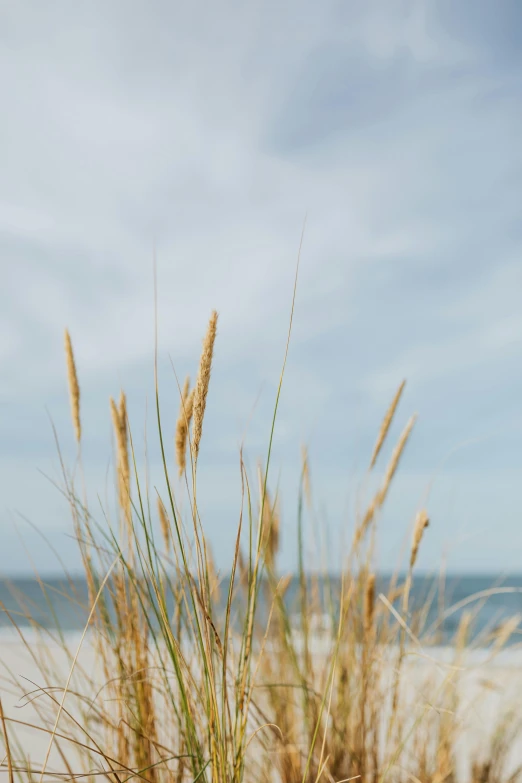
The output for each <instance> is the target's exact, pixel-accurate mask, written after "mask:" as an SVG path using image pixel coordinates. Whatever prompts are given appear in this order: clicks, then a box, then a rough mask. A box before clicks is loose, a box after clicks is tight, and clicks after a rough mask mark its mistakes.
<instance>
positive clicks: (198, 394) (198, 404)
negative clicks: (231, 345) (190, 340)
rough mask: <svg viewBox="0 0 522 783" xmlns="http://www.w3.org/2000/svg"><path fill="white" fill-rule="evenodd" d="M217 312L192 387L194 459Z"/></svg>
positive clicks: (208, 331)
mask: <svg viewBox="0 0 522 783" xmlns="http://www.w3.org/2000/svg"><path fill="white" fill-rule="evenodd" d="M217 319H218V314H217V312H216V311H215V310H214V311H213V313H212V315H211V316H210V321H209V324H208V329H207V333H206V335H205V340H204V342H203V351H202V353H201V359H200V362H199V372H198V377H197V380H196V386H195V388H194V402H193V421H192V449H193V452H194V461H196V460H197V458H198V454H199V445H200V443H201V435H202V432H203V418H204V416H205V407H206V404H207V394H208V386H209V383H210V372H211V369H212V356H213V353H214V341H215V339H216V331H217Z"/></svg>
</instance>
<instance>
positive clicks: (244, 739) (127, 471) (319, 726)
mask: <svg viewBox="0 0 522 783" xmlns="http://www.w3.org/2000/svg"><path fill="white" fill-rule="evenodd" d="M217 323H218V319H217V314H216V313H213V314H212V316H211V319H210V322H209V326H208V330H207V334H206V337H205V339H204V343H203V350H202V354H201V359H200V366H199V371H198V375H197V379H196V383H195V386H194V388H193V390H191V389H190V381H189V379H187V380H186V382H185V384H184V386H183V389H180V395H179V396H180V402H179V414H178V420H177V425H176V432H175V433H168V434H167V433H165V432H164V428H163V424H162V413H161V411H162V408H161V405H160V392H159V388H158V383H157V376H156V416H157V424H158V436H159V443H160V450H161V455H162V465H163V474H164V486H165V490H164V492H163V493H162V494H161V495H160V494H159V493H152V492H151V490H150V487H149V485H148V480H147V477H145V478H144V477H143V476H141V475H140V474H139V471H138V468H137V460H136V453H135V446H134V441H133V437H132V430H131V427H130V422H129V419H128V414H127V402H126V396H125V394H124V392H123V391H122V392H121V394H120V398H119V402H118V403H116V402H115V401H114V400H113V399H112V398H111V400H110V414H111V417H112V423H113V428H114V442H115V451H116V453H115V467H116V471H115V476H116V499H117V509H118V510H117V516H116V518H110V516H109V514H108V512H107V516H106V517H103V518H102V520H97V519H96V516H95V514H94V513H93V512H92V511H91V510H90V509H89V508H88V506H87V502H86V500H85V492H84V491H83V479H82V477H81V476H82V469H81V448H80V446H81V438H82V430H81V426H80V383H79V379H78V376H77V372H76V362H75V360H74V355H73V347H72V343H71V339H70V337H69V335H68V333H66V358H67V369H68V379H69V387H70V396H71V405H72V409H71V410H72V421H73V426H74V433H75V437H76V439H77V442H78V446H79V449H78V455H79V456H78V464H77V465H75V468H74V471H73V472H72V473H71V472H69V471H68V470H67V468H66V466H65V464H64V463H63V461H62V471H63V486H62V491H63V493H64V495H65V496H66V498H67V500H68V502H69V507H70V510H71V517H72V524H73V527H74V531H75V535H76V538H77V541H78V547H79V550H80V553H81V557H82V563H83V566H84V569H85V576H86V580H87V585H88V605H87V607H85V606H84V610H85V611H87V612H88V615H89V621H88V623H87V626H86V628H85V633H84V636H82V641H81V643H80V645H79V647H78V648H77V649H72V650H71V649H70V648H69V644H68V642H67V638H66V636H65V635H64V634H62V633H61V631H60V630H59V618H56V631H54V632H51V631H48V630H47V631H46V630H45V629H43V628H38V625H37V623H36V621H34V622H33V628H34V630H35V631H36V632H38V633H39V634H40V635H41V636H42V638H43V637H44V636H45V635H47V641H49V639H51V640H52V641H53V643H54V644H55V646H56V645H57V646H58V648H59V649H60V650H61V653H62V655H61V658H60V663H58V662H57V660H56V659H55V658H53V655H55V654H53V653H49V651H48V647H47V646H38V647H36V646H35V645H33V644H31V642H30V641H29V639H27V638H26V637H25V636H24V631H23V630H22V628H20V627H19V624H18V623H17V618H16V616H13V617H12V618H11V619H12V623H13V627H15V628H18V633H19V635H20V639H21V640H22V641H23V642H24V643H25V644H26V647H27V650H28V652H29V654H30V655H31V656H32V658H33V663H34V664H35V665H36V666H37V667H38V670H39V682H38V683H35V684H34V686H27V683H25V685H23V686H22V687H24V688H25V691H26V694H25V702H24V703H27V702H28V701H29V700H30V701H31V703H32V707H33V709H34V710H35V715H36V716H37V719H36V720H37V722H36V729H37V730H39V731H40V732H41V733H43V734H44V736H46V738H47V740H46V750H45V752H44V754H43V756H42V757H41V758H38V759H34V754H32V753H31V748H28V747H24V746H23V744H21V743H20V741H19V740H18V739H17V735H16V728H17V726H20V725H23V724H24V723H25V724H26V723H27V721H26V720H23V719H18V718H17V719H15V718H13V717H11V716H6V713H5V711H4V710H3V709H2V701H1V700H0V723H1V728H2V732H3V737H4V746H5V754H4V760H3V764H2V769H4V770H5V772H6V774H7V776H8V778H9V780H10V781H11V780H14V778H15V777H18V779H20V780H31V781H33V780H35V781H36V780H40V781H41V780H44V779H48V778H53V779H60V780H64V779H67V780H69V779H70V780H72V779H73V778H76V777H78V776H80V777H81V778H84V777H85V778H88V779H90V780H92V781H95V780H96V779H97V778H99V777H100V776H102V777H105V778H107V779H109V780H110V781H111V783H125V782H126V781H128V780H130V779H140V780H144V781H148V782H149V783H156V782H158V783H160V782H162V781H165V782H166V781H176V783H185V781H187V782H188V781H193V783H195V781H202V783H203V781H205V782H206V783H209V782H210V781H212V783H240V781H252V782H254V781H255V782H256V783H262V782H264V781H266V783H268V782H269V781H281V783H312V782H314V783H315V781H319V780H324V781H329V782H330V783H333V782H334V781H336V782H337V783H340V781H347V780H350V779H355V778H357V779H360V780H362V781H371V782H372V783H384V781H406V780H408V781H422V782H423V783H424V782H427V781H430V782H431V783H443V781H456V780H458V779H459V776H460V775H461V772H460V771H459V767H458V764H457V750H458V743H459V731H460V722H459V721H460V718H459V715H460V712H459V707H460V705H459V699H460V690H459V685H458V680H459V677H460V676H461V674H462V670H463V661H464V657H465V653H466V651H467V650H468V649H469V647H470V641H469V638H470V625H471V623H472V616H471V615H470V614H465V615H464V616H463V619H462V621H461V625H460V627H459V630H458V633H457V635H456V638H455V639H454V644H453V661H452V662H451V663H450V664H442V663H440V662H439V663H437V664H436V665H435V664H434V665H433V666H432V667H426V668H425V669H423V670H422V671H423V672H427V671H429V672H430V673H429V674H424V675H423V677H422V679H421V680H419V673H418V670H415V667H412V665H411V656H412V654H414V653H416V654H418V655H422V654H425V652H426V650H429V645H430V642H431V641H433V640H434V639H435V636H434V635H430V633H429V629H426V620H427V616H428V610H429V602H430V600H431V599H430V598H429V597H428V599H427V601H426V603H425V604H424V605H423V606H421V607H416V608H415V611H412V609H411V607H410V597H411V596H410V594H411V587H412V578H413V573H414V569H415V565H416V560H417V555H418V552H419V548H420V546H421V545H422V543H423V541H422V539H423V536H424V533H425V530H426V528H427V526H428V514H427V511H426V510H425V509H420V510H419V514H418V517H417V520H416V522H415V526H414V531H413V537H412V541H411V548H410V554H409V557H408V561H407V562H408V568H407V572H406V576H405V577H404V578H401V577H399V575H397V576H396V577H395V578H393V579H391V580H390V582H389V584H387V585H386V587H385V589H384V588H382V585H381V583H380V581H379V580H378V579H377V577H376V558H375V544H376V536H377V524H378V516H379V512H380V510H381V509H382V507H383V506H384V504H385V502H386V498H387V495H388V491H389V487H390V485H391V483H392V481H393V478H394V476H395V473H396V471H397V469H398V467H399V462H400V460H401V457H402V455H403V453H404V451H405V449H406V448H407V443H408V441H409V438H410V437H411V436H412V432H413V428H414V423H415V418H414V417H412V418H410V419H409V421H408V422H407V424H406V425H405V428H404V429H403V432H402V434H401V436H400V438H399V441H398V443H397V444H396V446H395V448H394V449H393V451H392V456H391V459H390V462H389V463H388V465H387V466H386V467H385V470H384V480H383V482H382V484H381V486H380V488H379V489H378V491H377V492H376V494H375V496H374V497H373V498H372V500H371V501H370V502H369V504H368V506H367V507H366V508H363V509H361V511H360V514H359V517H358V519H357V524H356V527H355V532H354V537H353V541H352V544H351V548H350V550H349V551H348V552H347V554H346V558H345V567H344V569H343V572H342V576H341V578H340V579H339V580H333V579H331V578H330V577H329V575H328V572H327V571H325V572H324V573H321V572H318V571H315V572H309V571H308V570H307V568H306V557H305V546H306V542H305V534H304V530H305V524H304V520H305V517H306V516H308V517H309V519H310V520H311V521H312V523H313V521H314V520H315V519H316V514H315V507H314V498H313V492H312V481H311V469H310V464H309V459H308V455H307V453H306V451H305V450H304V451H303V457H302V466H301V478H300V487H299V495H298V499H297V501H298V502H297V506H298V514H297V529H296V546H297V550H298V551H297V561H298V571H297V574H295V575H293V576H292V577H290V576H288V575H284V574H282V573H281V572H280V569H279V566H278V554H279V543H280V515H279V498H278V495H277V492H275V493H274V492H273V491H272V490H271V488H270V484H271V482H270V453H271V442H272V437H273V431H274V423H275V413H274V423H273V425H272V430H271V434H270V438H269V442H268V448H267V456H266V459H265V461H264V463H263V464H262V465H261V466H260V467H259V471H258V476H257V481H256V480H255V477H252V476H250V475H249V472H248V470H247V468H246V465H245V463H244V461H243V456H242V453H241V454H240V471H241V480H242V498H241V500H242V502H241V513H240V516H239V520H238V524H237V534H236V539H235V542H236V543H235V549H234V552H233V554H232V559H231V563H230V569H229V572H228V573H227V575H226V577H220V576H219V575H218V574H217V572H216V568H215V565H214V561H213V557H212V552H211V549H210V545H209V542H208V541H207V538H206V535H205V524H204V521H203V520H202V519H201V517H200V513H199V503H198V494H199V492H200V491H201V487H200V486H199V485H198V481H197V464H198V455H199V451H200V447H201V443H202V437H203V423H204V416H205V405H206V400H207V394H208V393H209V384H210V377H211V367H212V362H213V352H214V345H215V340H216V335H217ZM285 360H286V357H285ZM281 382H282V377H281ZM403 388H404V383H402V384H401V385H400V387H399V389H398V391H397V393H396V395H395V396H394V398H393V400H392V403H391V405H390V408H389V410H388V411H387V413H386V415H385V417H384V420H383V423H382V426H381V428H380V430H379V432H378V435H377V440H376V444H375V448H374V450H373V453H372V454H371V456H370V459H369V462H368V465H369V466H368V473H369V474H370V473H371V472H372V471H373V470H374V469H375V468H376V466H377V465H378V463H379V459H380V457H381V453H382V448H383V445H384V443H385V441H386V440H387V438H388V436H389V431H390V426H391V423H392V420H393V419H394V417H395V416H396V415H397V411H398V406H399V401H400V397H401V394H402V391H403ZM279 389H280V387H279ZM275 407H276V411H277V403H276V406H275ZM172 442H174V444H175V454H176V465H173V464H171V462H170V457H169V454H170V449H169V448H168V444H171V443H172ZM59 453H60V459H61V452H59ZM187 454H188V457H189V459H188V461H187ZM176 474H179V476H180V477H181V479H182V480H181V482H179V481H177V478H178V477H177V476H176ZM181 493H183V495H184V496H185V501H186V502H185V508H188V512H186V513H185V514H182V513H181V511H180V508H181V502H180V501H181ZM158 523H159V524H158ZM157 529H159V530H160V535H159V536H158V535H156V532H155V531H156V530H157ZM315 534H316V535H317V536H318V537H320V534H321V530H320V529H319V528H317V527H316V528H315ZM69 586H70V596H71V600H73V601H77V602H78V605H79V606H80V604H81V603H82V601H83V598H82V597H81V596H79V595H78V594H77V590H76V587H75V584H74V582H73V580H70V583H69ZM42 591H43V594H44V595H45V596H47V597H48V601H49V606H50V607H52V596H51V595H48V589H47V587H46V585H45V584H44V583H43V582H42ZM27 615H28V616H29V617H30V616H31V612H30V609H28V610H27ZM321 618H322V619H323V624H322V625H321V626H319V625H318V619H321ZM516 624H517V623H516V622H511V624H509V622H508V623H505V624H504V625H503V626H502V628H501V629H498V630H496V631H495V630H493V631H491V633H490V638H489V640H490V641H491V640H496V641H495V644H496V647H495V650H498V649H500V647H501V646H502V645H503V644H505V643H506V642H507V641H508V640H509V637H510V636H511V634H512V633H513V632H514V631H515V628H516ZM86 640H87V641H88V643H89V644H91V645H92V648H93V651H94V652H93V654H94V656H95V660H96V667H95V669H94V670H93V669H89V668H88V667H87V666H86V665H85V664H84V662H83V659H82V656H81V654H80V649H81V644H86V643H87V641H86ZM482 641H483V642H484V639H482ZM486 641H487V640H486ZM0 657H1V654H0ZM416 671H417V673H415V672H416ZM3 681H4V683H5V685H4V688H5V689H7V682H9V683H11V685H12V686H13V687H20V683H19V681H18V680H17V678H16V676H15V674H14V673H12V672H8V671H6V675H5V677H4V678H3ZM494 728H495V727H492V732H491V737H492V739H491V746H490V747H488V748H486V749H483V751H484V752H483V756H482V757H481V758H478V757H475V756H473V755H470V756H469V758H467V759H466V764H467V774H468V778H471V779H472V780H473V781H475V782H476V783H497V781H498V783H505V781H507V780H511V779H514V776H513V775H512V772H509V773H508V771H507V767H506V766H505V763H506V760H507V758H508V754H509V751H510V749H511V747H512V745H513V743H514V742H515V741H516V738H517V736H518V735H517V731H518V718H517V716H516V715H511V714H508V713H507V712H506V714H505V715H504V716H503V722H502V724H501V725H499V726H498V727H496V729H497V730H496V731H494V730H493V729H494ZM52 760H53V761H52ZM51 761H52V766H51Z"/></svg>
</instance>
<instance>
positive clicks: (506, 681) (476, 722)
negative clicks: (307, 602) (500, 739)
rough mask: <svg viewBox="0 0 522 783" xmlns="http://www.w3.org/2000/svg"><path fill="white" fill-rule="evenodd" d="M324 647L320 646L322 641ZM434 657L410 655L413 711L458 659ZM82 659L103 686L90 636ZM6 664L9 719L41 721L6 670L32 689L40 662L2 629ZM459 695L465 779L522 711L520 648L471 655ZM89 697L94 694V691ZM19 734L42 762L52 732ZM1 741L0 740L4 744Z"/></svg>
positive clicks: (57, 655) (516, 751) (519, 749)
mask: <svg viewBox="0 0 522 783" xmlns="http://www.w3.org/2000/svg"><path fill="white" fill-rule="evenodd" d="M78 642H79V635H77V636H74V635H69V636H68V643H69V644H70V649H71V650H72V651H73V654H74V652H75V651H76V648H77V645H78ZM319 647H320V645H318V648H319ZM34 650H36V642H35V643H34V645H33V651H34ZM48 650H49V652H50V654H51V655H52V656H53V660H54V663H55V665H56V667H57V670H58V671H62V672H63V681H62V682H60V683H55V684H56V685H57V686H60V687H63V686H64V685H65V684H66V680H67V675H68V671H69V664H68V661H67V659H66V656H65V655H64V653H63V651H62V650H60V649H59V648H58V647H53V646H52V645H49V646H48ZM316 653H319V654H320V651H319V649H317V650H316ZM428 655H429V656H430V657H429V659H425V658H422V657H419V656H418V655H414V656H410V657H409V658H408V663H407V676H406V680H407V682H408V687H409V689H410V692H409V698H410V699H411V705H412V711H414V710H419V711H420V710H422V709H423V708H424V707H426V705H427V696H428V694H429V696H430V698H433V697H434V690H433V687H432V686H430V687H429V688H425V687H423V686H425V683H426V681H427V678H430V677H432V678H436V679H437V681H438V682H439V683H440V682H441V681H442V680H443V679H444V678H445V677H447V676H448V674H449V673H450V672H451V669H450V668H448V664H449V663H450V662H451V661H452V652H451V650H449V649H447V648H438V649H431V650H429V652H428ZM79 661H80V664H81V665H82V666H83V667H84V668H85V670H86V671H87V672H89V674H91V675H94V678H95V680H96V681H98V682H99V683H100V685H101V684H103V677H102V676H101V673H98V674H97V673H96V667H95V656H94V651H93V648H92V645H91V643H90V642H89V641H88V640H87V641H85V642H84V645H83V648H82V650H81V654H80V658H79ZM0 662H1V663H2V664H3V667H2V671H1V674H0V676H1V682H0V688H1V695H2V703H3V708H4V713H5V714H6V716H7V717H9V718H15V719H17V720H23V721H27V722H35V723H36V724H39V723H40V720H39V719H38V717H37V715H36V713H35V709H34V706H33V705H30V704H29V705H28V706H24V707H21V706H20V704H21V702H20V700H19V697H18V696H15V695H14V694H13V693H12V692H11V691H12V688H11V686H8V685H7V682H6V674H5V668H4V667H5V666H7V667H8V668H9V669H10V670H11V672H12V673H13V674H14V675H15V676H16V678H17V680H18V682H19V685H20V687H21V688H23V689H24V690H25V691H27V692H29V691H31V690H34V688H35V686H33V685H32V683H31V682H30V681H32V682H34V683H36V686H38V685H42V684H43V683H42V682H41V676H40V675H39V673H38V668H37V666H36V664H35V662H34V661H33V660H31V654H30V651H29V650H27V649H26V648H25V647H24V645H23V644H22V643H21V642H20V641H19V640H17V639H16V637H15V636H14V635H13V634H11V633H5V632H2V634H0ZM24 678H26V679H24ZM75 686H76V687H77V688H80V689H81V687H82V683H81V681H79V680H78V679H76V681H75ZM457 693H458V696H459V701H460V706H459V713H458V714H459V720H460V721H461V723H462V734H461V738H460V740H459V744H458V751H459V758H458V763H459V766H460V767H461V771H462V776H463V778H465V777H467V770H468V767H469V757H470V754H471V753H473V755H474V756H476V753H477V751H480V749H483V750H484V752H485V753H487V751H488V749H489V743H490V740H491V737H492V734H493V732H494V730H495V728H496V725H497V724H498V721H499V720H500V719H501V718H502V717H503V716H504V715H505V714H506V713H507V711H508V710H509V709H511V708H512V707H516V706H517V705H520V707H519V713H520V714H521V715H522V699H521V698H520V697H521V696H522V653H521V652H520V651H519V650H516V651H515V650H509V649H508V650H506V651H504V652H503V653H501V654H500V655H498V656H497V658H496V659H495V660H494V661H493V662H491V661H488V660H487V655H486V654H485V653H484V652H476V653H473V654H471V655H469V656H468V658H467V659H466V671H465V672H460V673H459V675H458V685H457ZM54 695H55V698H57V699H58V700H60V699H61V692H60V691H57V692H56V693H55V694H54ZM89 695H90V696H93V695H94V694H89ZM41 698H45V697H41ZM434 701H435V703H434V704H433V705H431V706H432V708H433V709H436V708H437V707H440V706H441V705H440V704H437V702H436V699H434ZM66 704H67V702H66ZM412 714H413V712H412ZM417 714H418V713H417ZM10 731H12V729H10ZM17 735H18V737H19V738H20V740H21V744H22V746H23V748H24V750H25V752H26V753H27V754H28V755H29V756H30V758H31V761H32V762H33V763H34V765H35V766H38V765H41V762H42V761H43V759H44V758H45V754H46V751H47V746H48V743H49V738H48V736H47V735H46V734H44V733H42V732H38V731H34V730H32V729H28V728H22V727H17ZM1 744H2V743H1V741H0V747H1ZM13 751H14V753H13V755H14V756H15V757H19V753H18V751H16V749H15V748H13ZM510 764H511V765H516V764H522V739H521V741H520V742H517V743H516V744H515V745H514V747H513V754H512V756H511V758H510ZM50 767H51V768H54V769H62V770H63V764H62V763H61V762H60V761H59V759H58V758H57V754H56V752H54V753H53V754H52V756H51V759H50ZM3 774H4V772H1V773H0V775H3Z"/></svg>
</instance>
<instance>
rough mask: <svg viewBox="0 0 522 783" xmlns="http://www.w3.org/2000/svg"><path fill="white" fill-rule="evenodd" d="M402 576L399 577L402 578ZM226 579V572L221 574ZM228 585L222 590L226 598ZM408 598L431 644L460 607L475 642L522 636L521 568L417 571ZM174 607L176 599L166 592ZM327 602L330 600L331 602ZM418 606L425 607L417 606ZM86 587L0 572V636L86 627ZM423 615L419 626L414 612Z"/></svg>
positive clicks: (452, 624)
mask: <svg viewBox="0 0 522 783" xmlns="http://www.w3.org/2000/svg"><path fill="white" fill-rule="evenodd" d="M403 578H404V577H401V576H399V577H397V576H395V579H396V580H397V583H398V584H400V583H401V581H402V579H403ZM391 579H392V577H391V576H390V575H389V574H381V575H379V576H378V577H377V583H376V591H375V595H376V600H381V601H382V603H383V605H384V611H389V612H391V613H392V614H393V610H392V609H391V608H390V605H389V604H386V602H385V601H383V599H382V598H379V596H380V594H382V595H384V596H385V595H387V593H388V588H389V585H390V580H391ZM222 581H223V583H224V584H228V580H227V577H223V579H222ZM319 582H320V584H321V586H322V587H321V589H322V590H323V594H324V595H326V594H327V593H328V595H330V597H331V596H333V600H334V602H335V597H336V596H338V595H339V594H340V589H341V580H340V578H339V577H338V576H331V577H328V578H325V577H321V578H320V579H319ZM226 592H227V591H226V589H223V590H222V591H221V594H222V595H224V596H225V598H223V599H222V600H225V599H226ZM298 593H299V585H298V579H297V578H293V579H292V581H291V583H290V586H289V588H288V590H287V591H286V593H285V602H286V604H287V607H288V609H289V614H290V617H291V618H294V620H295V624H296V625H298V622H299V620H298V612H297V603H298ZM264 595H266V593H265V592H264V591H263V590H261V592H260V605H259V612H260V614H261V615H262V616H263V615H264V616H266V615H267V606H266V599H265V598H264ZM410 595H411V598H410V602H409V609H410V612H409V615H408V617H407V618H406V620H407V622H408V625H410V623H413V619H414V618H415V617H417V626H414V625H413V624H412V625H411V627H412V628H413V627H415V628H416V629H417V627H418V628H419V631H418V632H419V633H420V635H421V637H420V638H424V639H426V640H429V643H431V644H437V645H449V644H451V643H452V641H454V640H455V638H456V634H457V632H458V628H459V624H460V622H461V619H462V616H463V613H464V612H468V613H469V614H470V616H471V618H472V620H471V625H470V636H469V637H468V639H469V641H470V642H472V643H473V644H475V646H477V647H481V646H483V647H487V646H488V645H490V644H492V643H493V640H494V634H495V632H496V631H498V629H499V628H501V627H502V624H503V623H506V621H511V620H512V621H513V626H512V627H513V628H514V631H513V633H512V634H511V636H510V638H509V639H508V641H507V644H508V645H516V644H519V643H520V642H522V574H520V575H511V576H501V575H498V576H495V575H491V574H472V575H470V574H460V575H459V574H447V575H446V576H445V578H444V580H441V578H440V576H438V575H437V576H433V575H430V576H428V575H425V574H420V575H417V576H415V577H414V578H413V581H412V587H411V594H410ZM170 604H171V606H170V607H169V609H171V610H174V601H173V598H172V596H171V597H170ZM330 606H331V602H330ZM422 607H424V608H425V610H424V612H422V611H420V610H421V609H422ZM89 609H90V607H89V599H88V590H87V584H86V581H85V579H83V578H82V577H75V578H69V579H65V578H64V577H63V576H62V577H47V578H42V580H37V579H34V578H29V577H16V578H10V579H8V578H1V577H0V638H2V637H3V636H5V635H9V636H12V634H13V633H14V629H15V626H16V627H18V628H20V629H24V631H25V632H26V631H27V630H28V629H33V630H34V629H35V628H39V629H44V630H48V631H50V632H54V631H55V630H56V629H58V628H59V629H60V631H61V632H62V633H65V634H67V633H69V634H74V635H77V634H78V633H81V631H82V630H83V629H84V627H85V625H86V623H87V618H88V614H89ZM394 609H395V612H396V614H394V618H391V617H390V621H391V622H395V621H397V622H399V618H400V617H402V611H401V605H400V602H399V603H396V604H395V606H394ZM419 617H421V626H418V622H419V620H418V618H419ZM330 618H331V615H329V614H328V612H327V611H326V606H325V609H324V611H323V612H322V613H321V612H319V613H318V614H317V616H316V617H314V618H312V621H313V622H314V623H315V626H317V627H318V628H319V627H321V626H322V624H324V623H328V621H329V619H330Z"/></svg>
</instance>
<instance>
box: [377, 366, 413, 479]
mask: <svg viewBox="0 0 522 783" xmlns="http://www.w3.org/2000/svg"><path fill="white" fill-rule="evenodd" d="M405 385H406V381H403V382H402V383H401V385H400V386H399V388H398V389H397V391H396V393H395V397H394V398H393V400H392V402H391V405H390V407H389V408H388V410H387V411H386V415H385V417H384V419H383V421H382V424H381V429H380V430H379V435H378V437H377V442H376V443H375V447H374V449H373V454H372V458H371V460H370V470H371V468H373V466H374V465H375V463H376V462H377V457H378V456H379V453H380V451H381V449H382V446H383V443H384V441H385V440H386V436H387V434H388V430H389V429H390V426H391V423H392V421H393V417H394V416H395V411H396V410H397V406H398V404H399V400H400V399H401V396H402V392H403V391H404V387H405Z"/></svg>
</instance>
